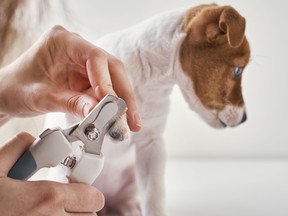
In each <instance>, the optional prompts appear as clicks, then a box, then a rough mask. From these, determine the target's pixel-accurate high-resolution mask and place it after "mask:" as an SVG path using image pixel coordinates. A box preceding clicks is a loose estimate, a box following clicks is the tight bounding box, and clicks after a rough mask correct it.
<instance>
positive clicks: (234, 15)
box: [183, 5, 245, 47]
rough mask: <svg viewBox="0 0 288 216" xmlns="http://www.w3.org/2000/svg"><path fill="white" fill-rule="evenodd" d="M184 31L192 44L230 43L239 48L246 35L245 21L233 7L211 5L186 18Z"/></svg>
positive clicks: (191, 12) (193, 12)
mask: <svg viewBox="0 0 288 216" xmlns="http://www.w3.org/2000/svg"><path fill="white" fill-rule="evenodd" d="M183 30H184V31H185V32H186V33H187V35H188V37H189V41H190V42H191V43H192V44H200V43H207V42H208V43H216V44H219V43H224V42H226V43H227V40H228V43H229V45H230V46H231V47H239V46H240V45H241V44H242V42H243V39H244V35H245V19H244V18H243V17H242V16H241V15H240V14H239V13H238V12H237V11H236V10H235V9H233V8H232V7H230V6H224V7H219V6H217V5H211V6H208V7H203V8H202V10H198V11H197V12H196V13H195V11H193V9H192V10H191V11H190V14H189V13H188V15H187V16H186V17H185V19H184V22H183Z"/></svg>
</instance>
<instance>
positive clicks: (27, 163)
mask: <svg viewBox="0 0 288 216" xmlns="http://www.w3.org/2000/svg"><path fill="white" fill-rule="evenodd" d="M71 152H72V147H71V144H70V143H69V142H68V140H67V139H66V137H65V136H64V135H63V133H62V132H61V130H60V129H55V130H51V129H47V130H45V131H44V132H43V133H41V135H40V136H39V137H38V138H37V139H36V140H35V142H34V143H33V144H32V146H31V147H30V148H29V150H28V151H26V152H25V153H24V154H23V155H22V156H21V157H20V158H19V159H18V160H17V161H16V163H15V164H14V165H13V167H12V168H11V170H10V171H9V173H8V177H10V178H14V179H19V180H24V179H28V178H29V177H31V176H32V175H34V174H35V173H36V172H37V171H38V170H39V169H41V168H43V167H54V166H57V165H58V164H59V163H61V162H62V161H63V160H64V159H65V158H66V157H67V155H69V154H71Z"/></svg>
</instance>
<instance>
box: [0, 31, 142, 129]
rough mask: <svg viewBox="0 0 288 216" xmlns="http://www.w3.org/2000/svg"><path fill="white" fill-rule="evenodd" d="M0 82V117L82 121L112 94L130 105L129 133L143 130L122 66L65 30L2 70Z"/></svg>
mask: <svg viewBox="0 0 288 216" xmlns="http://www.w3.org/2000/svg"><path fill="white" fill-rule="evenodd" d="M0 81H1V85H0V101H1V103H0V113H6V114H9V115H11V116H34V115H39V114H43V113H47V112H54V111H57V112H66V113H71V114H74V115H78V116H81V117H83V116H85V115H87V113H88V112H89V111H90V110H91V109H92V108H93V107H94V106H95V105H96V104H97V102H98V101H99V100H101V99H102V98H103V97H104V96H105V95H106V94H112V95H117V96H119V97H121V98H122V99H124V100H125V101H126V103H127V106H128V111H127V119H128V124H129V126H130V129H131V130H132V131H138V130H140V128H141V122H140V118H139V115H138V111H137V106H136V100H135V97H134V93H133V91H132V87H131V84H130V82H129V79H128V76H127V74H126V71H125V68H124V65H123V64H122V63H121V61H120V60H118V59H117V58H115V57H114V56H112V55H110V54H109V53H107V52H105V51H104V50H102V49H100V48H98V47H96V46H94V45H93V44H91V43H89V42H88V41H86V40H84V39H83V38H81V37H80V36H79V35H77V34H74V33H71V32H69V31H67V30H66V29H64V28H63V27H60V26H56V27H54V28H52V29H51V30H50V31H48V32H47V33H45V34H44V35H42V37H41V38H40V39H39V40H38V41H37V42H36V43H35V44H34V45H33V46H32V47H31V48H30V49H29V50H27V51H26V52H25V53H24V54H22V55H21V56H20V57H19V58H18V59H17V60H15V61H14V62H12V63H11V64H10V65H8V66H6V67H4V68H2V69H1V70H0ZM89 92H90V93H89Z"/></svg>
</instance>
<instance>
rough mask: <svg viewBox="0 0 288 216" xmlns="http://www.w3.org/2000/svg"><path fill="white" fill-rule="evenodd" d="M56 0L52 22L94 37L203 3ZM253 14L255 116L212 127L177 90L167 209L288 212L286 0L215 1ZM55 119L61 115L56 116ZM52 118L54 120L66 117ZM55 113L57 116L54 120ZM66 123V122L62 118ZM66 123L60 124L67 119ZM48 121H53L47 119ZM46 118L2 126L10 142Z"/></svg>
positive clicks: (234, 215)
mask: <svg viewBox="0 0 288 216" xmlns="http://www.w3.org/2000/svg"><path fill="white" fill-rule="evenodd" d="M62 2H63V3H65V6H64V12H63V5H62V4H61V2H59V1H57V2H55V1H51V7H50V10H51V13H52V14H53V15H52V16H51V17H50V18H49V19H50V24H48V25H47V27H46V26H45V27H42V28H43V29H45V28H49V26H52V25H53V24H62V25H64V26H65V27H66V28H68V29H69V30H71V31H75V32H77V33H79V34H80V35H82V36H83V37H84V38H86V39H87V40H90V41H92V42H93V41H96V40H97V38H99V37H101V36H103V35H105V34H108V33H109V32H113V31H117V30H121V29H123V28H126V27H129V26H131V25H133V24H136V23H138V22H140V21H142V20H144V19H146V18H149V17H151V16H153V15H155V14H157V13H161V12H163V11H167V10H172V9H176V8H179V7H186V6H196V5H198V4H203V3H212V2H210V1H198V0H197V1H196V0H190V1H189V0H145V1H137V0H121V1H115V0H114V1H113V0H105V1H99V0H86V1H77V0H66V1H62ZM214 3H217V4H219V5H231V6H233V7H234V8H235V9H236V10H238V12H239V13H240V14H241V15H242V16H244V17H245V18H246V22H247V28H246V36H247V38H248V40H249V42H250V46H251V51H252V55H251V62H250V63H249V65H248V67H247V68H246V70H245V72H244V77H243V84H242V85H243V95H244V99H245V103H246V109H247V114H248V121H247V122H246V123H245V124H242V125H241V126H239V127H237V128H227V129H223V130H216V129H213V128H210V127H209V126H208V125H206V124H205V123H204V122H202V120H201V119H200V118H199V117H198V116H197V114H195V113H193V112H191V111H190V110H189V108H188V105H187V104H186V102H185V101H184V99H183V98H182V95H181V93H180V92H179V90H178V88H177V87H175V89H174V91H173V93H172V95H171V112H170V115H169V119H168V124H167V128H166V132H165V140H166V143H167V154H168V164H167V178H166V179H167V180H166V184H167V208H168V212H169V215H175V214H176V215H181V216H194V215H195V216H244V215H245V216H287V215H288V205H287V202H288V183H287V182H288V167H287V166H288V131H287V128H288V127H287V123H288V112H287V111H288V96H287V94H288V85H287V80H288V71H287V69H285V68H286V63H287V61H288V52H287V49H288V44H287V38H288V27H287V23H286V22H287V20H288V15H287V10H288V3H287V2H285V1H280V0H275V1H260V0H254V1H250V0H242V1H236V0H235V1H224V0H223V1H214ZM53 116H54V117H53ZM53 116H50V118H49V120H48V122H49V125H53V124H55V125H57V124H58V122H59V121H61V119H59V118H58V117H57V114H54V115H53ZM55 116H56V117H55ZM60 123H61V122H60ZM60 123H59V124H60ZM46 124H47V123H46ZM43 125H44V118H43V117H37V118H32V119H21V120H19V119H14V120H12V121H10V122H8V123H7V124H6V125H4V126H2V127H1V128H0V132H1V138H0V141H1V143H3V142H4V141H5V140H6V139H7V138H8V137H9V136H12V135H13V134H15V133H16V132H17V131H21V130H25V131H29V132H31V133H32V134H34V135H37V134H39V133H40V132H41V131H42V130H43Z"/></svg>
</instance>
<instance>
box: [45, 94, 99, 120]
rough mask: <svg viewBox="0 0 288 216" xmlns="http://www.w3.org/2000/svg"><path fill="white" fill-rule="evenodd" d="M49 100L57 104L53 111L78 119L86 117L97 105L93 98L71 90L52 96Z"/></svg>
mask: <svg viewBox="0 0 288 216" xmlns="http://www.w3.org/2000/svg"><path fill="white" fill-rule="evenodd" d="M51 98H52V100H53V103H54V104H59V107H57V108H55V109H57V110H55V111H61V112H65V113H70V114H72V115H74V116H75V115H76V116H79V117H80V118H83V117H84V116H86V115H87V114H88V113H89V112H90V111H91V110H92V109H93V107H94V106H95V105H96V104H97V103H98V101H97V100H96V99H95V98H94V97H92V96H90V95H88V94H84V93H79V92H76V91H71V90H65V91H62V92H61V94H53V95H52V96H51ZM50 102H51V101H50Z"/></svg>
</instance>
